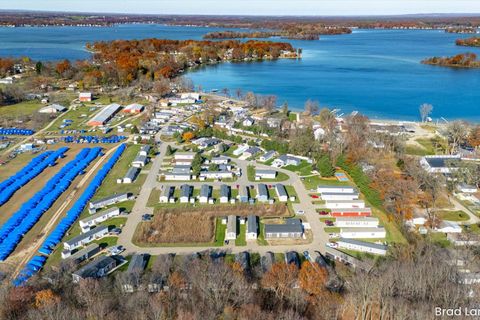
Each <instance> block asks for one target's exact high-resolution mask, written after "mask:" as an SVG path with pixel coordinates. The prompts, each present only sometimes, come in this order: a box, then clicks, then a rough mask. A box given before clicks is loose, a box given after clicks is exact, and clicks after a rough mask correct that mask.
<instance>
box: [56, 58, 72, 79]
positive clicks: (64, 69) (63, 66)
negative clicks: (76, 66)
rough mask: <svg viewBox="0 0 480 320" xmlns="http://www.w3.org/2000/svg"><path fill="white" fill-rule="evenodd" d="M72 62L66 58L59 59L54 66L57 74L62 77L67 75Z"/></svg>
mask: <svg viewBox="0 0 480 320" xmlns="http://www.w3.org/2000/svg"><path fill="white" fill-rule="evenodd" d="M71 69H72V64H71V63H70V61H68V60H63V61H60V62H58V63H57V64H56V66H55V71H56V72H57V74H58V75H59V76H61V77H63V78H66V77H67V74H68V73H69V72H70V71H71Z"/></svg>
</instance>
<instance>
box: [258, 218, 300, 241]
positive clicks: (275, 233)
mask: <svg viewBox="0 0 480 320" xmlns="http://www.w3.org/2000/svg"><path fill="white" fill-rule="evenodd" d="M302 236H303V226H302V222H301V221H300V219H286V220H285V223H284V224H265V238H266V239H275V238H301V237H302Z"/></svg>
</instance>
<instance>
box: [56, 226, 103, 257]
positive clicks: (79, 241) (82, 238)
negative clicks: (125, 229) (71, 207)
mask: <svg viewBox="0 0 480 320" xmlns="http://www.w3.org/2000/svg"><path fill="white" fill-rule="evenodd" d="M107 234H108V227H107V226H100V227H97V228H94V229H91V230H90V231H87V232H85V233H82V234H81V235H79V236H76V237H75V238H72V239H70V240H67V241H65V242H64V243H63V247H64V248H65V249H66V250H70V251H71V250H75V249H77V248H80V247H82V246H84V245H86V244H89V243H90V242H92V241H94V240H97V239H100V238H102V237H104V236H106V235H107Z"/></svg>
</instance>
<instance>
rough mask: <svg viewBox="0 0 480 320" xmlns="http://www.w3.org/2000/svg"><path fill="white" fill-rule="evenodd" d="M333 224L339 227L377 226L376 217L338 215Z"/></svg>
mask: <svg viewBox="0 0 480 320" xmlns="http://www.w3.org/2000/svg"><path fill="white" fill-rule="evenodd" d="M335 225H336V226H337V227H339V228H366V227H373V228H374V227H377V226H378V219H377V218H375V217H338V218H337V219H336V220H335Z"/></svg>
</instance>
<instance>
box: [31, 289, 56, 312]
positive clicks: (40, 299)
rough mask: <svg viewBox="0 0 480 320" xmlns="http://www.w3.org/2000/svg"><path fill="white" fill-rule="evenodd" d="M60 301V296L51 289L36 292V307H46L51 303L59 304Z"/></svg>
mask: <svg viewBox="0 0 480 320" xmlns="http://www.w3.org/2000/svg"><path fill="white" fill-rule="evenodd" d="M59 301H60V297H59V296H58V295H56V294H55V293H53V291H52V290H51V289H45V290H40V291H38V292H37V293H35V307H36V308H45V307H49V306H51V305H54V304H57V303H59Z"/></svg>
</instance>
